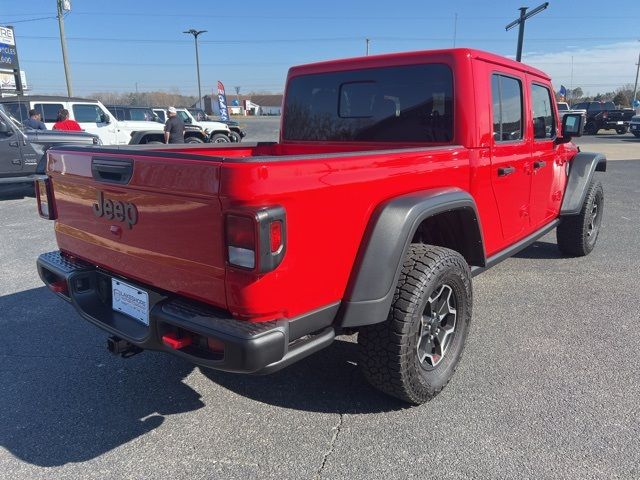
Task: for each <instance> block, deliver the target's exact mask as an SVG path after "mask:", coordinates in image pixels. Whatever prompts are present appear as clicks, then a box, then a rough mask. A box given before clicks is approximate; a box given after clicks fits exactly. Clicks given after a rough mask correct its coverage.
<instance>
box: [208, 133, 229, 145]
mask: <svg viewBox="0 0 640 480" xmlns="http://www.w3.org/2000/svg"><path fill="white" fill-rule="evenodd" d="M229 141H230V140H229V137H227V136H226V135H225V134H224V133H214V134H213V135H211V143H228V142H229Z"/></svg>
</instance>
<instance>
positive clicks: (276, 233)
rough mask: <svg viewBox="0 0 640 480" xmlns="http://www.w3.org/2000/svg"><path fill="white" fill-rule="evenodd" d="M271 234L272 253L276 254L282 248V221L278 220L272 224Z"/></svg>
mask: <svg viewBox="0 0 640 480" xmlns="http://www.w3.org/2000/svg"><path fill="white" fill-rule="evenodd" d="M269 233H270V235H269V239H270V243H271V253H276V252H277V251H278V250H280V249H281V248H282V221H281V220H276V221H275V222H271V225H270V226H269Z"/></svg>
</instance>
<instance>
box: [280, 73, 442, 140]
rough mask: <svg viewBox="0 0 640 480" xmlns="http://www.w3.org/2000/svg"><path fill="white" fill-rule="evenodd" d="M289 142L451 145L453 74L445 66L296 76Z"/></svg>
mask: <svg viewBox="0 0 640 480" xmlns="http://www.w3.org/2000/svg"><path fill="white" fill-rule="evenodd" d="M284 110H285V111H284V116H283V118H284V126H283V139H284V140H290V141H291V140H294V141H295V140H297V141H337V142H416V143H418V142H419V143H425V142H429V143H451V142H452V141H453V138H454V130H453V74H452V72H451V69H450V68H449V67H448V66H447V65H444V64H439V63H434V64H420V65H404V66H394V67H382V68H370V69H361V70H353V71H345V72H328V73H318V74H307V75H300V76H296V77H293V78H291V79H290V80H289V84H288V86H287V97H286V101H285V108H284Z"/></svg>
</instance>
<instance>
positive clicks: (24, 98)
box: [0, 95, 97, 103]
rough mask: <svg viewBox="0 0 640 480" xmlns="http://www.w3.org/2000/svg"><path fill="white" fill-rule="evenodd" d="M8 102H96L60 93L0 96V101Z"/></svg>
mask: <svg viewBox="0 0 640 480" xmlns="http://www.w3.org/2000/svg"><path fill="white" fill-rule="evenodd" d="M9 102H97V100H95V99H93V98H80V97H65V96H62V95H21V96H15V97H3V98H0V103H9Z"/></svg>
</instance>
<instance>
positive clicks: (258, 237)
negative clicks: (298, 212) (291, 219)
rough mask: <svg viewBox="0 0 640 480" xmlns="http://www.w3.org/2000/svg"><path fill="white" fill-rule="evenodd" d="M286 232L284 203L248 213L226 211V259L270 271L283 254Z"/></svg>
mask: <svg viewBox="0 0 640 480" xmlns="http://www.w3.org/2000/svg"><path fill="white" fill-rule="evenodd" d="M249 215H251V216H249ZM286 233H287V232H286V219H285V211H284V208H282V207H265V208H261V209H259V210H256V211H252V212H251V213H250V214H247V215H245V214H244V213H242V214H238V215H236V214H235V213H230V214H227V216H226V217H225V237H226V248H227V260H228V262H229V264H230V265H233V266H237V267H242V268H247V269H250V270H257V272H258V273H266V272H271V271H272V270H274V269H275V268H276V267H277V266H278V265H280V263H281V262H282V259H283V258H284V254H285V249H286V244H287V235H286Z"/></svg>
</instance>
